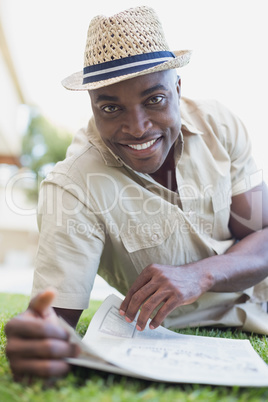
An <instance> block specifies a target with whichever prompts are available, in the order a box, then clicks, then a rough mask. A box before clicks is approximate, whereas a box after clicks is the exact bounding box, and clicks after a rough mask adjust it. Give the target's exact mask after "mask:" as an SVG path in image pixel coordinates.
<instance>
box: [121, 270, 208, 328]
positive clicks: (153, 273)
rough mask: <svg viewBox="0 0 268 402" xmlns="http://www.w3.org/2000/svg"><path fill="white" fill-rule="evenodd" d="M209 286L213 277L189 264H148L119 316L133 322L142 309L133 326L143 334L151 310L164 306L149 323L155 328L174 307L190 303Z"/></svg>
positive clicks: (129, 292) (127, 296)
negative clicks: (135, 324)
mask: <svg viewBox="0 0 268 402" xmlns="http://www.w3.org/2000/svg"><path fill="white" fill-rule="evenodd" d="M212 286H213V278H212V276H210V275H208V274H207V273H204V271H203V270H202V269H200V270H198V269H196V268H195V267H193V266H192V265H191V264H189V265H187V266H180V267H174V266H163V265H157V264H151V265H148V266H147V267H146V268H145V269H144V270H143V271H142V273H141V274H140V275H139V277H138V278H137V280H136V281H135V282H134V284H133V285H132V286H131V288H130V290H129V291H128V293H127V295H126V297H125V299H124V301H123V303H122V304H121V307H120V314H121V315H124V316H125V318H126V321H128V322H132V321H133V320H134V318H135V316H136V314H137V312H138V311H139V309H140V308H141V311H140V314H139V317H138V320H137V326H136V327H137V329H138V330H140V331H142V330H143V329H144V328H145V326H146V323H147V321H148V320H149V318H150V316H151V315H152V313H153V311H154V310H155V309H156V308H157V307H159V306H160V305H161V304H162V303H163V305H162V306H161V308H160V309H159V310H158V312H157V313H156V315H155V316H154V318H153V319H152V321H151V323H150V328H151V329H154V328H156V327H158V326H159V325H160V324H161V322H162V321H163V320H164V319H165V317H166V316H167V315H168V314H169V313H170V312H171V311H172V310H174V309H175V308H176V307H178V306H183V305H186V304H191V303H193V302H194V301H195V300H197V299H198V298H199V297H200V296H201V295H202V294H203V293H205V292H206V291H208V290H209V289H210V288H211V287H212Z"/></svg>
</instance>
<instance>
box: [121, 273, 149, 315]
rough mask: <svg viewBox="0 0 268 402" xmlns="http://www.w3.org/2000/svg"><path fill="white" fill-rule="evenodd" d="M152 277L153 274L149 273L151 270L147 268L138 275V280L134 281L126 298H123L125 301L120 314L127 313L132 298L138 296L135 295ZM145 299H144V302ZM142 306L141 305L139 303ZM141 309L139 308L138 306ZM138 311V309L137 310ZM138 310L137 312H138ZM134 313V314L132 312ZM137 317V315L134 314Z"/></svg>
mask: <svg viewBox="0 0 268 402" xmlns="http://www.w3.org/2000/svg"><path fill="white" fill-rule="evenodd" d="M151 279H152V277H151V275H150V274H149V272H148V271H147V269H146V268H145V269H144V270H143V271H142V273H141V274H140V275H139V276H138V278H137V279H136V281H135V282H134V283H133V285H132V286H131V288H130V289H129V291H128V293H127V295H126V297H125V299H124V300H123V302H122V303H121V306H120V310H119V311H120V314H121V315H125V313H126V311H127V310H128V308H129V304H130V302H131V300H132V299H133V297H134V299H135V297H136V296H134V295H135V294H136V293H137V292H138V291H139V290H140V289H142V288H143V287H144V286H145V285H146V284H147V283H148V282H150V280H151ZM144 300H145V299H143V300H142V302H143V301H144ZM139 307H140V305H139ZM138 309H139V308H138ZM137 311H138V310H137ZM137 311H136V312H137ZM132 315H133V314H132ZM134 318H135V315H134Z"/></svg>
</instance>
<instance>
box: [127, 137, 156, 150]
mask: <svg viewBox="0 0 268 402" xmlns="http://www.w3.org/2000/svg"><path fill="white" fill-rule="evenodd" d="M156 141H157V139H155V140H151V141H148V142H144V143H143V144H136V145H134V144H132V145H128V147H130V148H132V149H136V150H137V151H140V150H142V149H147V148H149V147H151V146H152V145H153V144H154V143H155V142H156Z"/></svg>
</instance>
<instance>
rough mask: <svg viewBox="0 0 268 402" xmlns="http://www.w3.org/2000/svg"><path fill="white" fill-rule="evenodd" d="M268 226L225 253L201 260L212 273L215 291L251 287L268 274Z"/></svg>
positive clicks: (230, 290) (200, 265)
mask: <svg viewBox="0 0 268 402" xmlns="http://www.w3.org/2000/svg"><path fill="white" fill-rule="evenodd" d="M267 244H268V228H266V229H263V230H262V231H259V232H255V233H252V234H250V235H248V236H246V237H245V238H244V239H242V240H241V241H239V242H238V243H236V244H235V245H234V246H232V247H230V249H229V250H228V251H227V252H226V253H225V254H223V255H219V256H215V257H210V258H207V259H205V260H203V261H199V262H198V263H197V264H199V267H200V268H203V269H204V271H206V272H207V273H208V274H209V275H212V278H213V283H214V285H213V286H212V288H211V289H210V290H211V291H213V292H236V291H241V290H244V289H248V288H250V287H251V286H254V285H255V284H257V283H258V282H261V281H262V280H263V279H265V278H266V276H267V275H268V247H267Z"/></svg>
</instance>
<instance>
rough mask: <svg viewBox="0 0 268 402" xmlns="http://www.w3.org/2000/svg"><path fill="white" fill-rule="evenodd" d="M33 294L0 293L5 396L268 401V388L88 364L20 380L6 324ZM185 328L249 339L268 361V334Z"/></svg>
mask: <svg viewBox="0 0 268 402" xmlns="http://www.w3.org/2000/svg"><path fill="white" fill-rule="evenodd" d="M28 301H29V298H28V297H26V296H22V295H9V294H0V306H1V310H0V401H1V402H2V401H3V402H9V401H12V402H13V401H20V402H25V401H27V402H28V401H34V402H38V401H40V402H41V401H42V402H43V401H51V402H55V401H57V402H60V401H64V402H72V401H77V402H83V401H92V402H94V401H98V402H109V401H111V402H124V401H126V402H132V401H144V402H158V401H159V402H160V401H163V402H167V401H168V402H173V401H179V402H184V401H185V402H186V401H187V402H188V401H189V402H190V401H203V402H219V401H223V402H225V401H228V402H233V401H240V402H248V401H267V400H268V388H239V387H213V386H205V385H197V384H195V385H183V384H174V385H173V384H172V385H171V384H163V383H157V382H149V381H143V380H138V379H133V378H129V377H123V376H118V375H111V374H107V373H101V372H97V371H94V370H87V369H82V368H77V369H75V370H74V371H73V372H72V373H71V374H69V375H68V376H67V377H66V378H64V379H61V380H58V381H56V382H53V383H51V384H47V383H44V382H42V381H40V380H36V381H34V382H32V383H31V385H29V384H26V383H24V384H23V383H22V384H21V383H15V382H14V381H13V379H12V375H11V372H10V369H9V366H8V362H7V359H6V357H5V353H4V347H5V342H6V340H5V334H4V325H5V323H6V322H7V321H8V320H9V319H10V318H11V317H13V316H14V315H16V314H18V313H20V312H21V311H24V310H25V308H26V307H27V305H28ZM99 305H100V302H96V301H95V302H94V301H92V302H91V304H90V307H89V309H88V310H87V311H85V312H84V313H83V315H82V317H81V319H80V321H79V324H78V328H77V329H78V332H79V333H80V335H83V334H84V333H85V331H86V328H87V324H88V322H89V320H90V319H91V318H92V316H93V314H94V312H95V311H96V309H97V307H98V306H99ZM180 332H181V333H185V334H194V335H204V336H212V337H224V338H233V339H249V340H250V342H251V344H252V346H253V347H254V349H255V350H256V351H257V352H258V353H259V354H260V356H261V357H262V358H263V359H264V360H265V361H266V363H268V344H267V339H268V338H267V337H266V336H258V335H250V334H246V333H243V332H240V331H235V330H234V331H232V330H227V329H226V330H224V329H222V330H221V329H194V330H190V329H189V330H184V331H180Z"/></svg>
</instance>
